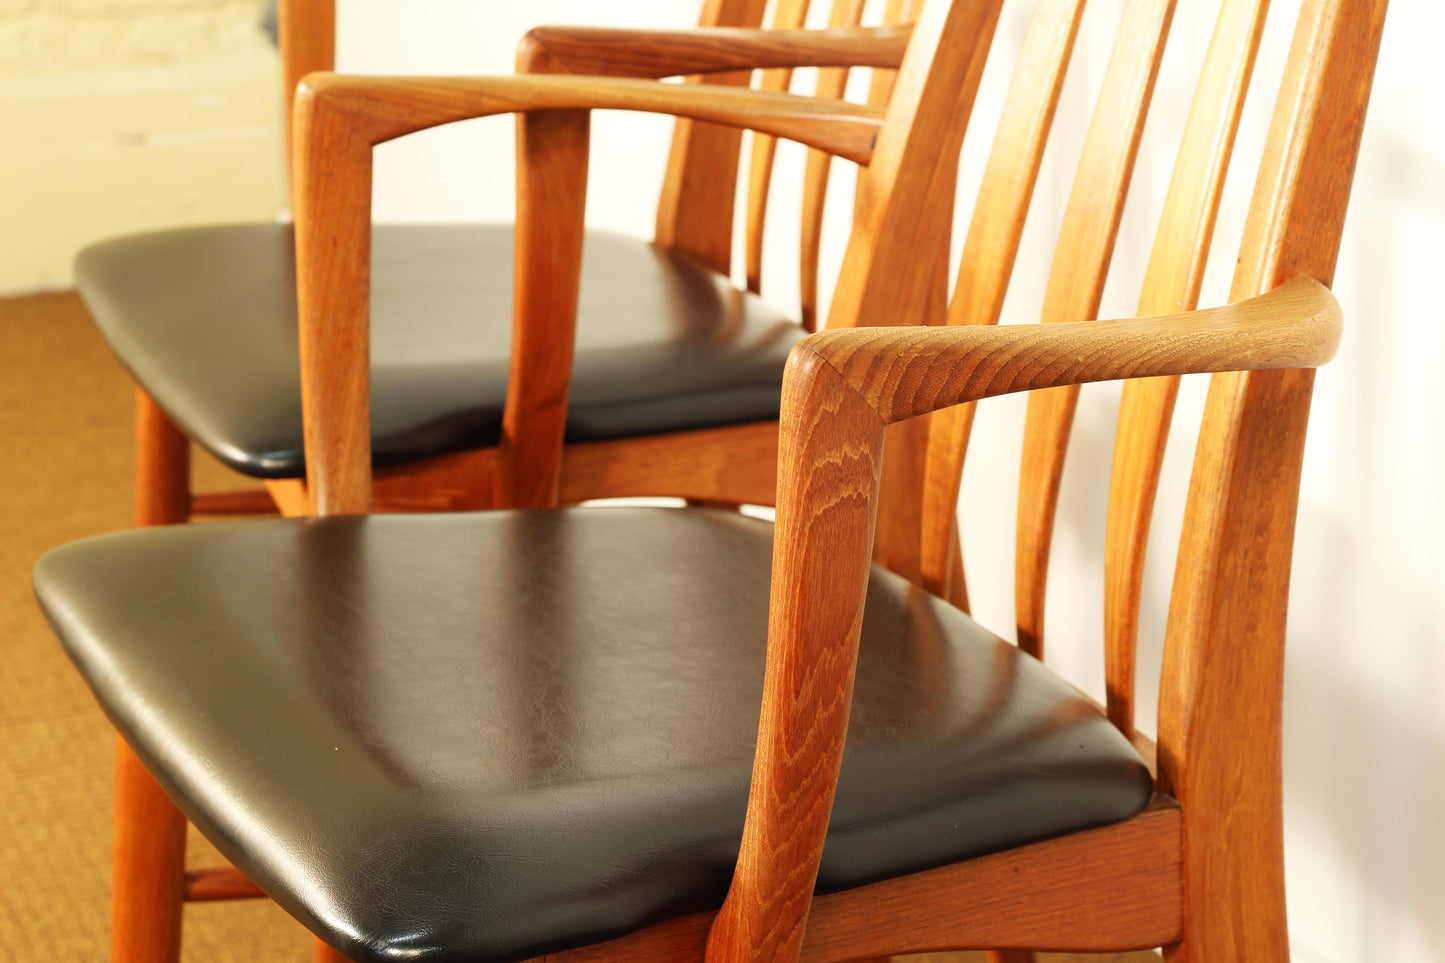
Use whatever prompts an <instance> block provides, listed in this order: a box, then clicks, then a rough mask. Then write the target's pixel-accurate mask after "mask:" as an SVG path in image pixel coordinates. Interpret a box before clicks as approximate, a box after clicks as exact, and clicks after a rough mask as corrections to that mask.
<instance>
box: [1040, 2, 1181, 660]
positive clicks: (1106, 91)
mask: <svg viewBox="0 0 1445 963" xmlns="http://www.w3.org/2000/svg"><path fill="white" fill-rule="evenodd" d="M1173 17H1174V0H1130V2H1129V4H1128V6H1127V7H1125V9H1124V20H1123V23H1122V24H1121V25H1120V27H1119V36H1118V40H1117V41H1116V43H1115V45H1114V51H1113V54H1112V55H1111V56H1110V58H1109V66H1108V68H1107V70H1106V71H1105V73H1104V83H1103V87H1102V88H1101V90H1100V91H1099V101H1098V106H1097V107H1096V108H1095V110H1094V116H1093V119H1092V120H1091V121H1090V123H1089V131H1088V134H1087V135H1086V136H1085V138H1084V150H1083V154H1082V156H1081V157H1080V159H1079V168H1078V172H1077V174H1076V175H1075V177H1074V186H1073V189H1072V191H1071V192H1070V194H1069V204H1068V207H1067V208H1066V209H1065V210H1064V223H1063V226H1062V227H1061V228H1060V229H1059V244H1058V246H1057V247H1056V248H1055V253H1054V263H1053V266H1052V268H1051V270H1050V272H1049V283H1048V287H1047V289H1046V290H1045V292H1044V306H1043V316H1042V318H1041V320H1042V321H1044V322H1058V321H1083V320H1085V319H1088V318H1094V317H1097V316H1098V311H1099V299H1100V297H1101V296H1102V295H1103V292H1104V281H1105V278H1106V276H1107V274H1108V268H1109V261H1110V258H1111V257H1112V256H1113V253H1114V238H1115V236H1116V235H1117V233H1118V230H1119V217H1120V215H1121V213H1122V212H1123V209H1124V197H1125V194H1126V193H1127V192H1128V187H1129V180H1130V177H1131V176H1132V174H1133V171H1134V158H1135V156H1136V155H1137V153H1138V147H1139V138H1140V136H1141V135H1142V134H1143V131H1144V117H1145V114H1146V113H1147V112H1148V107H1149V100H1150V98H1151V96H1152V95H1153V92H1154V80H1155V78H1156V77H1157V76H1158V74H1159V62H1160V59H1161V58H1162V57H1163V54H1164V41H1165V38H1166V37H1167V36H1168V33H1169V25H1170V22H1171V21H1172V20H1173ZM1078 397H1079V393H1078V390H1077V389H1076V388H1072V387H1070V388H1066V389H1063V390H1060V391H1051V392H1039V393H1037V394H1034V395H1031V396H1030V397H1029V405H1028V414H1027V415H1026V416H1025V425H1024V448H1023V459H1022V462H1023V464H1022V469H1021V472H1020V479H1019V501H1018V529H1017V535H1016V538H1015V543H1014V610H1015V619H1016V621H1017V623H1018V642H1019V647H1020V648H1022V649H1023V650H1024V651H1026V652H1029V653H1031V654H1033V655H1036V656H1042V654H1043V631H1044V593H1045V588H1046V585H1047V580H1048V568H1049V548H1050V546H1051V544H1052V542H1053V532H1054V511H1055V509H1056V508H1057V506H1058V495H1059V483H1060V480H1061V479H1062V477H1063V470H1064V455H1065V453H1066V451H1067V449H1068V444H1069V431H1070V429H1071V428H1072V427H1073V419H1074V408H1075V406H1076V405H1077V403H1078Z"/></svg>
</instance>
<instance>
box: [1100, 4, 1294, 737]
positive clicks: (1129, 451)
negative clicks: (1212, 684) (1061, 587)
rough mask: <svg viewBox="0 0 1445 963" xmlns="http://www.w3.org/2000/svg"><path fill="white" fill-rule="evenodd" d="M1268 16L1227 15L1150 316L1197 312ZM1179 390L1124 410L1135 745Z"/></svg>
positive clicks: (1121, 601)
mask: <svg viewBox="0 0 1445 963" xmlns="http://www.w3.org/2000/svg"><path fill="white" fill-rule="evenodd" d="M1268 7H1269V2H1268V0H1225V3H1224V5H1223V7H1222V8H1221V9H1220V13H1219V22H1218V24H1217V26H1216V27H1215V31H1214V37H1213V39H1212V40H1211V42H1210V45H1209V52H1208V53H1207V54H1206V55H1205V59H1204V68H1203V70H1202V72H1201V74H1200V78H1199V86H1198V88H1197V89H1196V90H1195V94H1194V103H1193V104H1192V106H1191V107H1190V110H1189V117H1188V120H1187V121H1186V122H1185V124H1184V137H1183V143H1182V144H1181V146H1180V148H1179V156H1178V159H1177V160H1176V161H1175V165H1174V174H1173V177H1172V179H1171V180H1170V183H1169V192H1168V194H1167V195H1166V196H1165V200H1164V210H1163V214H1162V215H1161V217H1160V222H1159V233H1158V234H1157V235H1156V236H1155V240H1154V249H1153V251H1152V253H1151V254H1150V256H1149V266H1148V269H1147V270H1146V272H1145V275H1144V287H1143V292H1142V294H1141V295H1140V298H1139V314H1140V315H1141V316H1149V315H1158V314H1170V313H1173V312H1176V311H1189V310H1192V309H1193V308H1195V307H1196V306H1197V304H1198V301H1199V287H1200V284H1201V283H1202V282H1203V279H1204V265H1205V260H1206V258H1207V257H1208V254H1209V243H1210V240H1211V239H1212V237H1213V236H1214V222H1215V215H1216V213H1217V212H1218V209H1219V196H1220V194H1221V192H1222V191H1223V189H1224V175H1225V172H1226V170H1227V169H1228V167H1229V157H1230V154H1231V152H1232V150H1233V147H1234V136H1235V132H1236V131H1237V130H1238V128H1239V116H1240V113H1241V111H1242V110H1243V108H1244V98H1245V94H1246V91H1247V90H1248V89H1249V78H1250V74H1251V73H1252V71H1253V68H1254V60H1255V54H1256V53H1257V52H1258V50H1259V38H1260V34H1261V33H1262V31H1263V29H1264V20H1265V12H1266V10H1267V9H1268ZM1178 390H1179V379H1178V378H1177V377H1173V378H1149V379H1142V380H1135V381H1129V382H1126V383H1125V385H1124V395H1123V399H1122V401H1121V403H1120V407H1119V430H1118V434H1117V438H1116V441H1115V445H1114V464H1113V471H1112V474H1111V479H1110V486H1109V512H1108V527H1107V534H1106V537H1105V551H1104V665H1105V681H1106V691H1107V693H1108V711H1109V718H1110V719H1111V720H1113V722H1114V724H1115V725H1117V726H1118V727H1119V728H1120V729H1121V730H1122V731H1123V732H1124V733H1125V734H1126V735H1132V734H1133V731H1134V676H1135V647H1136V643H1137V638H1138V630H1139V598H1140V591H1141V587H1142V585H1143V581H1144V553H1145V548H1146V546H1147V543H1148V538H1149V523H1150V519H1151V517H1152V515H1153V509H1154V496H1155V493H1156V492H1157V490H1158V485H1159V472H1160V468H1161V467H1162V465H1163V463H1164V446H1165V443H1166V441H1167V440H1168V437H1169V424H1170V421H1171V418H1172V415H1173V411H1174V399H1175V396H1176V394H1177V393H1178Z"/></svg>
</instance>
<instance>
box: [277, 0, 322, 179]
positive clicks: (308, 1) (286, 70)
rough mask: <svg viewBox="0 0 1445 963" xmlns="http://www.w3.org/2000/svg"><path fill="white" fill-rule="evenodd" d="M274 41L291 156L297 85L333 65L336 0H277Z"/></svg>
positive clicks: (287, 152) (286, 133)
mask: <svg viewBox="0 0 1445 963" xmlns="http://www.w3.org/2000/svg"><path fill="white" fill-rule="evenodd" d="M276 41H277V44H276V45H277V47H279V48H280V51H281V97H282V102H283V106H284V110H285V112H284V113H283V115H282V117H283V119H284V123H285V124H286V128H285V135H286V156H287V157H288V158H290V157H291V117H292V112H293V110H294V107H295V102H296V87H297V85H298V84H300V83H301V78H302V77H305V76H306V75H307V74H309V73H312V72H314V71H318V70H332V69H334V68H335V66H336V0H279V2H278V3H277V4H276ZM286 173H287V183H290V182H291V181H292V180H293V178H292V177H291V171H290V165H289V164H288V165H287V171H286ZM292 205H293V207H294V205H295V202H294V201H293V202H292Z"/></svg>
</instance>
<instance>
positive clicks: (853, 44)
mask: <svg viewBox="0 0 1445 963" xmlns="http://www.w3.org/2000/svg"><path fill="white" fill-rule="evenodd" d="M912 34H913V28H912V27H911V26H887V27H842V28H838V27H834V28H830V29H827V30H762V29H746V28H741V27H699V28H696V29H692V30H620V29H611V28H603V27H537V28H535V29H533V30H531V31H529V32H528V33H527V35H526V36H524V37H523V38H522V42H521V43H520V44H519V45H518V47H517V72H518V73H533V74H538V73H542V74H593V75H604V76H610V77H651V78H654V79H656V78H661V77H677V76H681V75H683V74H711V73H719V72H723V71H731V70H756V69H766V68H774V67H885V68H890V69H892V68H897V67H898V65H899V64H900V63H902V62H903V53H904V51H905V50H907V49H908V38H909V37H911V36H912Z"/></svg>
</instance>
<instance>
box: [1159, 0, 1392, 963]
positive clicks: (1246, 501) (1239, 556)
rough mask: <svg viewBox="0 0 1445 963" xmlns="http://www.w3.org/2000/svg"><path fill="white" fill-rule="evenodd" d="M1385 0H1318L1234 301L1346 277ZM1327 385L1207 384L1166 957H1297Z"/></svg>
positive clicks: (1170, 696) (1302, 35) (1166, 738)
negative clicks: (1296, 814)
mask: <svg viewBox="0 0 1445 963" xmlns="http://www.w3.org/2000/svg"><path fill="white" fill-rule="evenodd" d="M1385 7H1386V4H1385V2H1384V0H1306V3H1305V4H1304V7H1303V9H1302V11H1301V15H1300V20H1299V25H1298V27H1297V29H1296V32H1295V38H1294V42H1293V45H1292V47H1291V51H1290V56H1289V60H1288V61H1287V65H1286V70H1285V79H1284V83H1283V85H1282V88H1281V91H1280V96H1279V99H1278V101H1277V102H1276V106H1275V113H1274V119H1273V121H1272V122H1271V127H1270V134H1269V138H1268V140H1267V142H1266V148H1265V157H1264V161H1263V163H1262V164H1261V168H1260V174H1259V178H1258V180H1257V181H1256V186H1255V196H1254V201H1253V203H1252V204H1251V207H1250V214H1249V218H1248V220H1247V221H1246V225H1245V235H1244V244H1243V247H1242V250H1241V254H1240V259H1239V267H1238V270H1237V271H1236V274H1235V277H1234V286H1233V292H1234V294H1235V295H1236V296H1245V295H1247V294H1250V293H1252V292H1255V291H1258V290H1262V289H1266V288H1268V287H1270V286H1272V285H1274V284H1277V283H1278V281H1279V279H1280V278H1282V277H1289V276H1293V275H1294V274H1297V273H1301V272H1306V273H1309V274H1311V275H1312V276H1314V277H1317V278H1319V279H1320V280H1321V281H1322V282H1325V283H1328V281H1329V280H1330V278H1331V277H1332V275H1333V273H1334V266H1335V259H1336V257H1337V255H1338V252H1339V244H1340V235H1341V231H1342V228H1343V223H1344V214H1345V209H1346V206H1347V203H1348V200H1349V185H1350V181H1351V178H1352V177H1353V172H1354V165H1355V159H1356V156H1357V153H1358V150H1359V144H1360V134H1361V130H1362V128H1363V125H1364V117H1365V106H1366V104H1367V102H1368V100H1369V93H1370V86H1371V82H1372V80H1373V77H1374V67H1375V62H1376V57H1377V55H1378V51H1379V43H1380V35H1381V30H1382V28H1383V22H1384V15H1385ZM1313 381H1314V379H1313V372H1310V371H1279V372H1253V373H1248V374H1233V375H1225V376H1218V377H1216V378H1214V379H1213V381H1212V382H1211V384H1210V391H1209V398H1208V400H1207V402H1206V408H1205V416H1204V424H1203V426H1202V428H1201V431H1200V439H1199V450H1198V454H1197V456H1196V459H1195V469H1194V476H1193V479H1192V480H1191V483H1190V490H1189V500H1188V502H1187V504H1186V509H1185V524H1184V534H1183V536H1182V538H1181V540H1180V546H1179V565H1178V569H1177V573H1176V576H1175V583H1174V593H1173V597H1172V600H1171V603H1170V624H1169V630H1168V634H1167V635H1166V638H1165V649H1164V675H1163V680H1162V685H1161V690H1160V699H1159V774H1160V782H1161V784H1163V785H1164V786H1167V787H1169V788H1170V790H1171V791H1172V792H1174V793H1175V794H1176V795H1177V796H1178V798H1179V800H1180V802H1181V804H1182V805H1183V806H1184V812H1185V851H1184V855H1185V865H1184V872H1185V891H1186V900H1187V902H1186V907H1185V909H1186V923H1185V934H1184V939H1183V940H1182V941H1180V942H1179V943H1178V944H1175V945H1171V946H1169V947H1167V948H1166V952H1165V955H1166V958H1167V959H1170V960H1172V961H1176V963H1178V961H1185V960H1191V961H1195V963H1199V961H1205V960H1208V961H1211V963H1213V961H1225V963H1232V961H1243V960H1269V959H1285V958H1287V956H1288V952H1289V950H1288V938H1287V934H1286V926H1285V917H1284V881H1283V839H1282V802H1281V791H1282V790H1281V781H1282V780H1281V773H1280V720H1281V716H1282V708H1283V707H1282V704H1283V691H1282V685H1283V667H1284V666H1283V663H1284V658H1283V655H1284V652H1283V650H1284V621H1285V606H1286V602H1287V598H1288V589H1289V571H1290V550H1291V546H1292V542H1293V536H1294V517H1295V510H1296V506H1297V504H1298V496H1299V472H1300V461H1301V458H1302V455H1303V443H1304V433H1305V420H1306V415H1307V411H1308V407H1309V398H1310V393H1311V390H1312V387H1313ZM1241 586H1247V587H1248V590H1247V591H1240V587H1241ZM1220 894H1229V899H1227V900H1225V899H1221V898H1219V896H1220ZM1243 907H1248V909H1247V911H1246V910H1243V909H1242V908H1243Z"/></svg>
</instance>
